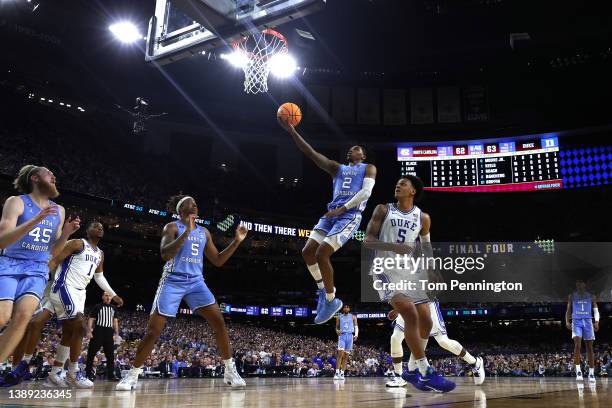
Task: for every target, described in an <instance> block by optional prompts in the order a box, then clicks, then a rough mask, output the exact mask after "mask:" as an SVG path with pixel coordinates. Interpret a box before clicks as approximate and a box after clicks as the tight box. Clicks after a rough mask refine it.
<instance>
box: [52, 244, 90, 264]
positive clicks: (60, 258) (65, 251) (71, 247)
mask: <svg viewBox="0 0 612 408" xmlns="http://www.w3.org/2000/svg"><path fill="white" fill-rule="evenodd" d="M83 245H84V244H83V241H82V240H80V239H71V240H70V241H68V242H66V245H64V248H62V250H61V251H60V253H59V254H57V256H55V257H53V258H51V260H50V261H49V272H53V271H55V270H56V269H57V267H58V266H59V265H60V264H61V263H62V262H64V259H66V258H68V257H69V256H70V255H72V254H75V253H77V252H80V251H82V250H83Z"/></svg>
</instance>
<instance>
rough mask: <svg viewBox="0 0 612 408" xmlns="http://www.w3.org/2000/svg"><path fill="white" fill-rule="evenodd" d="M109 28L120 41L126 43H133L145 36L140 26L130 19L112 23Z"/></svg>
mask: <svg viewBox="0 0 612 408" xmlns="http://www.w3.org/2000/svg"><path fill="white" fill-rule="evenodd" d="M108 29H109V30H110V31H111V32H112V33H113V35H114V36H115V37H116V38H117V39H118V40H119V41H121V42H122V43H125V44H129V43H133V42H135V41H138V40H140V39H142V38H143V36H142V34H140V32H139V31H138V28H136V26H135V25H134V24H133V23H130V22H129V21H122V22H120V23H115V24H112V25H111V26H109V27H108Z"/></svg>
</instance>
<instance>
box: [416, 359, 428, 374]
mask: <svg viewBox="0 0 612 408" xmlns="http://www.w3.org/2000/svg"><path fill="white" fill-rule="evenodd" d="M416 365H417V367H418V368H419V372H420V373H421V375H423V376H425V375H427V368H429V361H427V357H423V358H420V359H418V360H417V361H416Z"/></svg>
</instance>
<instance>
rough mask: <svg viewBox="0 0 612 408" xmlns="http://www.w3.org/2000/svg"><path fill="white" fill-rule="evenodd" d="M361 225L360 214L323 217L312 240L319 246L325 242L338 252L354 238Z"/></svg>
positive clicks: (315, 229)
mask: <svg viewBox="0 0 612 408" xmlns="http://www.w3.org/2000/svg"><path fill="white" fill-rule="evenodd" d="M359 224H361V213H359V212H353V213H344V214H342V215H340V216H338V217H329V218H325V217H321V218H320V219H319V222H318V223H317V225H315V226H314V228H313V229H312V230H313V231H312V233H311V234H310V238H312V239H314V240H315V241H316V242H317V243H319V244H320V243H321V242H325V243H327V244H329V245H330V246H331V247H332V248H334V250H335V251H337V250H338V249H340V248H341V247H342V246H343V245H344V244H346V243H347V241H348V240H349V239H351V238H352V237H353V233H355V231H357V229H358V228H359Z"/></svg>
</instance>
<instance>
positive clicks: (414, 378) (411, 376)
mask: <svg viewBox="0 0 612 408" xmlns="http://www.w3.org/2000/svg"><path fill="white" fill-rule="evenodd" d="M402 378H403V379H404V380H406V381H407V382H409V383H410V384H412V386H413V387H414V388H416V389H417V390H420V391H426V392H429V391H431V390H430V389H429V388H425V387H423V386H422V385H421V373H420V372H419V370H418V369H415V370H413V371H409V370H404V372H403V373H402Z"/></svg>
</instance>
